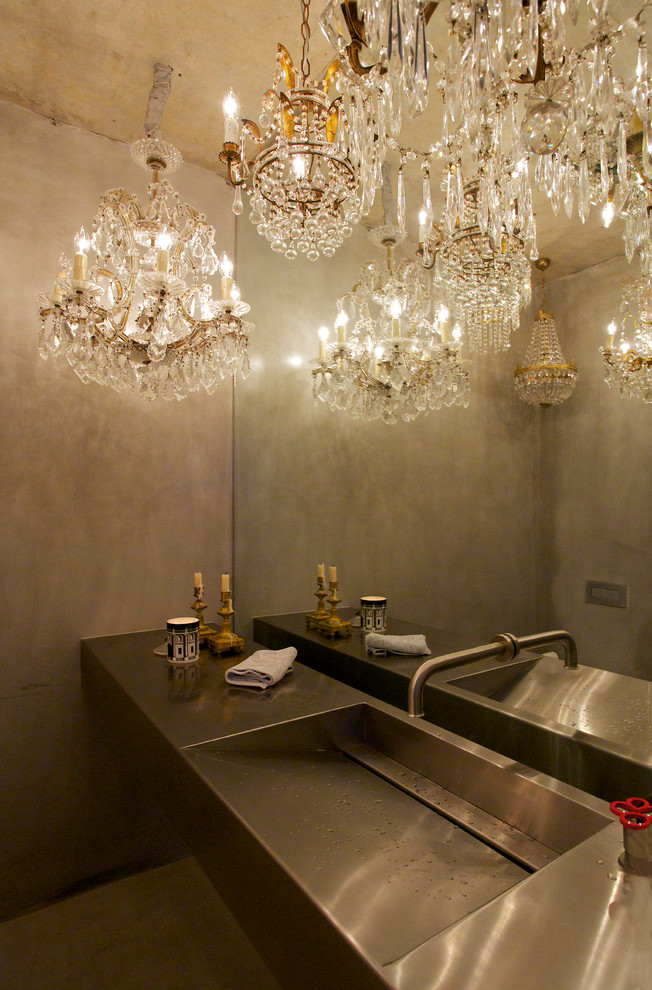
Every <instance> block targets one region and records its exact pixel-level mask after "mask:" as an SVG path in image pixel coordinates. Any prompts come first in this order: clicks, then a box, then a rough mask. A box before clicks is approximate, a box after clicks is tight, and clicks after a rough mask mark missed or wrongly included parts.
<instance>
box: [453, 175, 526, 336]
mask: <svg viewBox="0 0 652 990" xmlns="http://www.w3.org/2000/svg"><path fill="white" fill-rule="evenodd" d="M454 181H456V180H455V176H453V177H452V178H451V184H452V183H453V182H454ZM481 188H482V187H481V185H480V184H479V182H477V181H472V182H469V183H467V184H466V185H465V186H464V187H463V189H462V190H461V192H459V193H457V194H456V195H457V200H458V202H459V203H462V209H461V211H460V215H456V219H455V222H454V223H453V224H452V225H451V227H452V230H451V233H449V234H448V235H447V236H444V240H443V243H442V244H441V247H440V248H439V250H438V251H437V254H436V258H435V276H436V280H437V283H438V285H440V286H441V288H442V291H443V292H444V294H445V296H446V298H447V301H448V304H449V306H450V308H451V311H452V314H453V318H454V320H455V321H457V322H458V323H459V325H460V326H461V328H462V331H463V333H464V334H465V335H466V337H467V338H468V344H469V349H470V351H471V352H480V353H487V352H490V351H504V350H506V349H507V348H508V347H509V344H510V338H511V335H512V333H513V332H514V331H515V330H516V329H517V327H518V325H519V311H520V310H521V309H522V308H523V307H524V306H527V305H528V304H529V302H530V298H531V272H530V263H529V261H528V260H527V259H526V257H525V245H524V242H523V240H522V238H521V236H520V225H519V221H518V215H517V214H515V215H514V217H513V221H512V223H511V224H510V227H511V230H508V229H506V228H505V226H504V225H503V224H501V225H499V226H497V225H495V224H494V223H492V224H491V225H490V226H489V225H488V220H487V218H488V208H487V204H486V201H482V199H481Z"/></svg>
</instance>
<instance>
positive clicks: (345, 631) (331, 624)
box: [318, 581, 351, 638]
mask: <svg viewBox="0 0 652 990" xmlns="http://www.w3.org/2000/svg"><path fill="white" fill-rule="evenodd" d="M329 587H330V591H331V593H330V595H329V596H328V599H327V601H328V604H329V605H330V608H331V610H330V612H329V613H328V615H327V616H326V618H325V619H321V620H320V622H319V626H318V629H319V631H320V633H321V634H322V636H330V637H331V638H332V637H334V636H350V635H351V623H350V622H347V621H346V620H345V619H340V617H339V615H338V614H337V606H338V603H339V602H341V601H342V599H341V598H339V597H338V595H337V581H331V582H330V585H329Z"/></svg>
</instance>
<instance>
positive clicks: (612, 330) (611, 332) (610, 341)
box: [605, 320, 618, 351]
mask: <svg viewBox="0 0 652 990" xmlns="http://www.w3.org/2000/svg"><path fill="white" fill-rule="evenodd" d="M617 332H618V327H617V326H616V324H615V323H614V321H613V320H612V321H611V323H610V324H609V326H608V327H607V342H606V344H605V350H607V351H610V350H612V348H613V346H614V338H615V336H616V333H617Z"/></svg>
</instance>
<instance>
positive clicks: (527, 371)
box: [514, 258, 577, 409]
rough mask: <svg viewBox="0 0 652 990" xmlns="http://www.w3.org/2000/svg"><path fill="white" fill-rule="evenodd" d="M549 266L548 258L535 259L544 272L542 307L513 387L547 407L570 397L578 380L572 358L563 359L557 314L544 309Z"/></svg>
mask: <svg viewBox="0 0 652 990" xmlns="http://www.w3.org/2000/svg"><path fill="white" fill-rule="evenodd" d="M549 266H550V260H549V259H548V258H538V259H537V261H535V267H536V268H537V269H538V270H539V271H540V272H541V309H540V310H539V315H538V316H537V318H536V320H535V321H534V328H533V330H532V337H531V339H530V343H529V346H528V349H527V351H526V354H525V363H524V364H523V365H517V367H516V371H515V372H514V388H515V389H516V394H517V395H518V397H519V399H522V400H523V402H527V403H529V404H530V405H533V406H534V405H538V406H542V407H543V408H544V409H547V408H548V407H549V406H556V405H559V403H560V402H564V400H565V399H568V398H569V396H570V395H571V394H572V392H573V390H574V388H575V386H576V384H577V368H576V367H575V364H574V363H573V362H572V361H570V362H568V363H567V362H566V361H564V356H563V354H562V352H561V347H560V346H559V338H558V337H557V329H556V327H555V321H554V318H553V317H552V316H550V315H549V314H548V313H546V312H545V305H546V289H545V273H546V270H547V269H548V268H549Z"/></svg>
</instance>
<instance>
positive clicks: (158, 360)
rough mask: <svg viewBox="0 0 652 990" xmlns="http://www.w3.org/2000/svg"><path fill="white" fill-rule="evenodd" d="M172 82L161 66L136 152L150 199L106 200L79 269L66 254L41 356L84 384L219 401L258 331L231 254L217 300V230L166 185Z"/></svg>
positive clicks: (48, 306)
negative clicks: (199, 393) (163, 129)
mask: <svg viewBox="0 0 652 990" xmlns="http://www.w3.org/2000/svg"><path fill="white" fill-rule="evenodd" d="M171 73H172V70H171V68H170V66H166V65H161V64H157V65H156V67H155V75H154V86H153V88H152V91H151V93H150V100H149V106H148V113H147V118H146V122H145V125H146V127H145V129H146V134H147V137H145V138H143V139H141V140H139V141H136V142H135V143H134V144H133V145H132V146H131V154H132V157H133V158H134V160H135V161H136V162H137V163H138V164H139V165H141V166H142V167H143V168H145V169H148V170H149V171H150V173H151V177H150V182H149V185H148V199H147V202H146V203H145V204H142V203H141V202H140V200H139V199H138V197H137V196H136V195H135V194H132V193H128V192H126V191H125V190H124V189H112V190H110V191H109V192H107V193H105V194H104V196H102V198H101V200H100V206H99V209H98V211H97V213H96V215H95V218H94V220H93V222H92V225H91V227H90V228H89V233H88V234H87V233H86V231H85V229H84V228H83V227H82V229H81V230H80V232H79V234H78V235H77V237H76V238H75V254H74V257H73V261H72V264H71V263H70V261H69V260H68V259H67V258H66V257H65V256H62V258H61V263H60V271H59V274H58V275H57V278H56V281H55V285H54V289H53V292H52V293H51V294H50V295H44V296H42V297H41V299H40V302H41V324H42V328H41V348H40V353H41V356H42V357H44V358H46V357H47V356H48V355H49V354H53V355H60V356H63V357H65V358H66V359H67V361H68V363H69V364H70V365H71V367H72V368H73V369H74V371H75V372H76V373H77V375H78V376H79V377H80V379H81V380H82V381H83V382H89V381H95V382H98V383H99V384H101V385H108V386H109V387H110V388H113V389H115V390H116V391H118V392H129V393H133V394H137V395H140V396H143V397H144V398H148V399H152V398H156V397H157V396H161V397H162V398H166V399H173V398H176V399H182V398H184V397H185V396H186V395H188V393H189V392H192V391H196V390H198V389H199V388H204V389H205V390H206V391H207V392H213V391H214V389H215V388H216V386H217V385H218V383H219V381H220V380H221V379H223V378H224V377H227V376H229V377H230V376H232V375H234V374H236V373H239V374H241V375H243V376H244V375H246V373H247V371H248V358H247V346H248V336H249V332H250V331H251V330H252V329H253V326H252V324H250V323H246V322H244V321H243V320H242V319H241V317H242V316H243V315H244V314H245V313H247V312H248V311H249V306H247V304H246V303H243V302H242V301H241V300H240V299H239V293H238V292H237V287H236V286H235V283H234V281H233V278H232V273H233V266H232V264H231V262H230V261H229V260H228V259H227V258H226V256H225V255H223V256H222V261H221V262H220V263H219V267H220V268H221V272H222V292H221V298H220V299H217V300H215V299H213V294H212V287H211V284H210V282H209V278H210V277H211V276H212V275H213V274H215V272H216V271H217V269H218V260H217V256H216V254H215V251H214V247H213V245H214V242H215V229H214V228H213V227H212V226H211V225H210V224H209V223H208V222H207V221H206V218H205V217H204V216H203V214H201V213H199V212H198V211H197V210H196V209H195V208H194V207H192V206H189V205H188V204H185V203H181V202H180V200H179V195H178V193H177V192H176V191H175V190H174V188H173V187H172V185H171V184H170V182H169V181H168V179H167V176H168V175H169V174H171V173H172V172H174V171H176V169H177V168H178V167H179V165H180V164H181V161H182V159H181V155H180V154H179V152H178V151H177V150H176V148H174V147H173V146H172V145H170V144H167V143H166V142H165V141H163V140H161V138H160V136H159V134H160V118H161V116H162V113H163V108H164V106H165V101H166V100H167V96H168V94H169V91H170V76H171Z"/></svg>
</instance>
